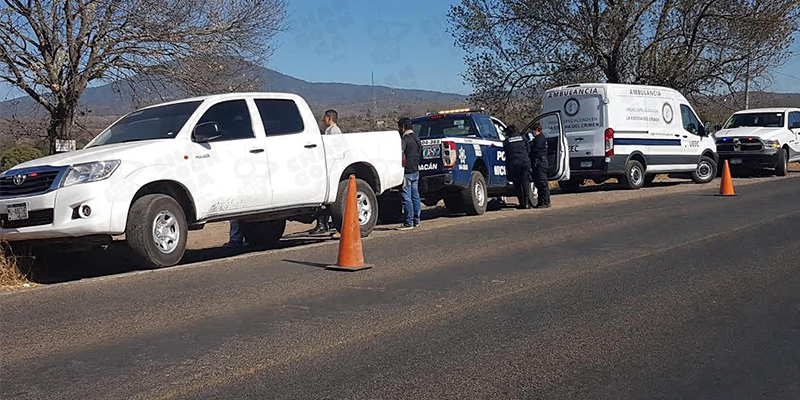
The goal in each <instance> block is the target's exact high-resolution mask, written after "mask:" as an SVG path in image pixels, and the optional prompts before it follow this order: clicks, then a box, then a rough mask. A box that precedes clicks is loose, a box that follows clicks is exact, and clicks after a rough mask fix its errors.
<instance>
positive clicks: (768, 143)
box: [764, 140, 781, 149]
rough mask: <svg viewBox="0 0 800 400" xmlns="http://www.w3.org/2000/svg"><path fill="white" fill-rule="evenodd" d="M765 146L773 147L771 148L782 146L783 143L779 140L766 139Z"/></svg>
mask: <svg viewBox="0 0 800 400" xmlns="http://www.w3.org/2000/svg"><path fill="white" fill-rule="evenodd" d="M764 147H766V148H768V149H771V148H775V149H777V148H780V147H781V143H780V142H779V141H777V140H764Z"/></svg>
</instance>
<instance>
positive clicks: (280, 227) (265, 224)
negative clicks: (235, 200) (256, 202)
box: [239, 219, 286, 249]
mask: <svg viewBox="0 0 800 400" xmlns="http://www.w3.org/2000/svg"><path fill="white" fill-rule="evenodd" d="M239 227H240V228H241V229H242V236H244V240H245V241H246V242H247V243H249V244H250V245H251V246H254V247H256V248H258V249H274V248H275V247H276V246H277V245H278V242H279V241H280V240H281V238H282V237H283V233H284V231H286V220H285V219H277V220H273V221H262V222H246V221H241V222H240V223H239Z"/></svg>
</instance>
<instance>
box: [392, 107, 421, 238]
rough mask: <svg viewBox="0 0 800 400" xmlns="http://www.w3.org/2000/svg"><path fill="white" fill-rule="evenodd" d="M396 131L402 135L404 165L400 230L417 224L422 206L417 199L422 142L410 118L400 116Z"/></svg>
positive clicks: (412, 227) (414, 226)
mask: <svg viewBox="0 0 800 400" xmlns="http://www.w3.org/2000/svg"><path fill="white" fill-rule="evenodd" d="M397 131H398V132H400V135H402V144H403V167H405V180H404V181H403V192H402V195H403V208H404V209H405V212H406V220H405V223H403V226H401V227H400V228H399V230H401V231H405V230H409V229H414V228H416V227H418V226H419V222H420V221H419V219H420V214H421V212H422V206H421V205H420V201H419V160H420V158H422V143H420V141H419V138H418V137H417V134H416V133H414V130H413V129H411V120H410V119H408V118H400V120H399V121H397Z"/></svg>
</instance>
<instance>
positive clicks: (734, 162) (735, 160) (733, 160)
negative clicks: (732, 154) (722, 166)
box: [731, 158, 742, 165]
mask: <svg viewBox="0 0 800 400" xmlns="http://www.w3.org/2000/svg"><path fill="white" fill-rule="evenodd" d="M741 163H742V159H741V158H731V165H740V164H741Z"/></svg>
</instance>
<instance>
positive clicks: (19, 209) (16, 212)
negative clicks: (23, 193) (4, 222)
mask: <svg viewBox="0 0 800 400" xmlns="http://www.w3.org/2000/svg"><path fill="white" fill-rule="evenodd" d="M25 219H28V203H22V204H9V205H8V220H9V221H22V220H25Z"/></svg>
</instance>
